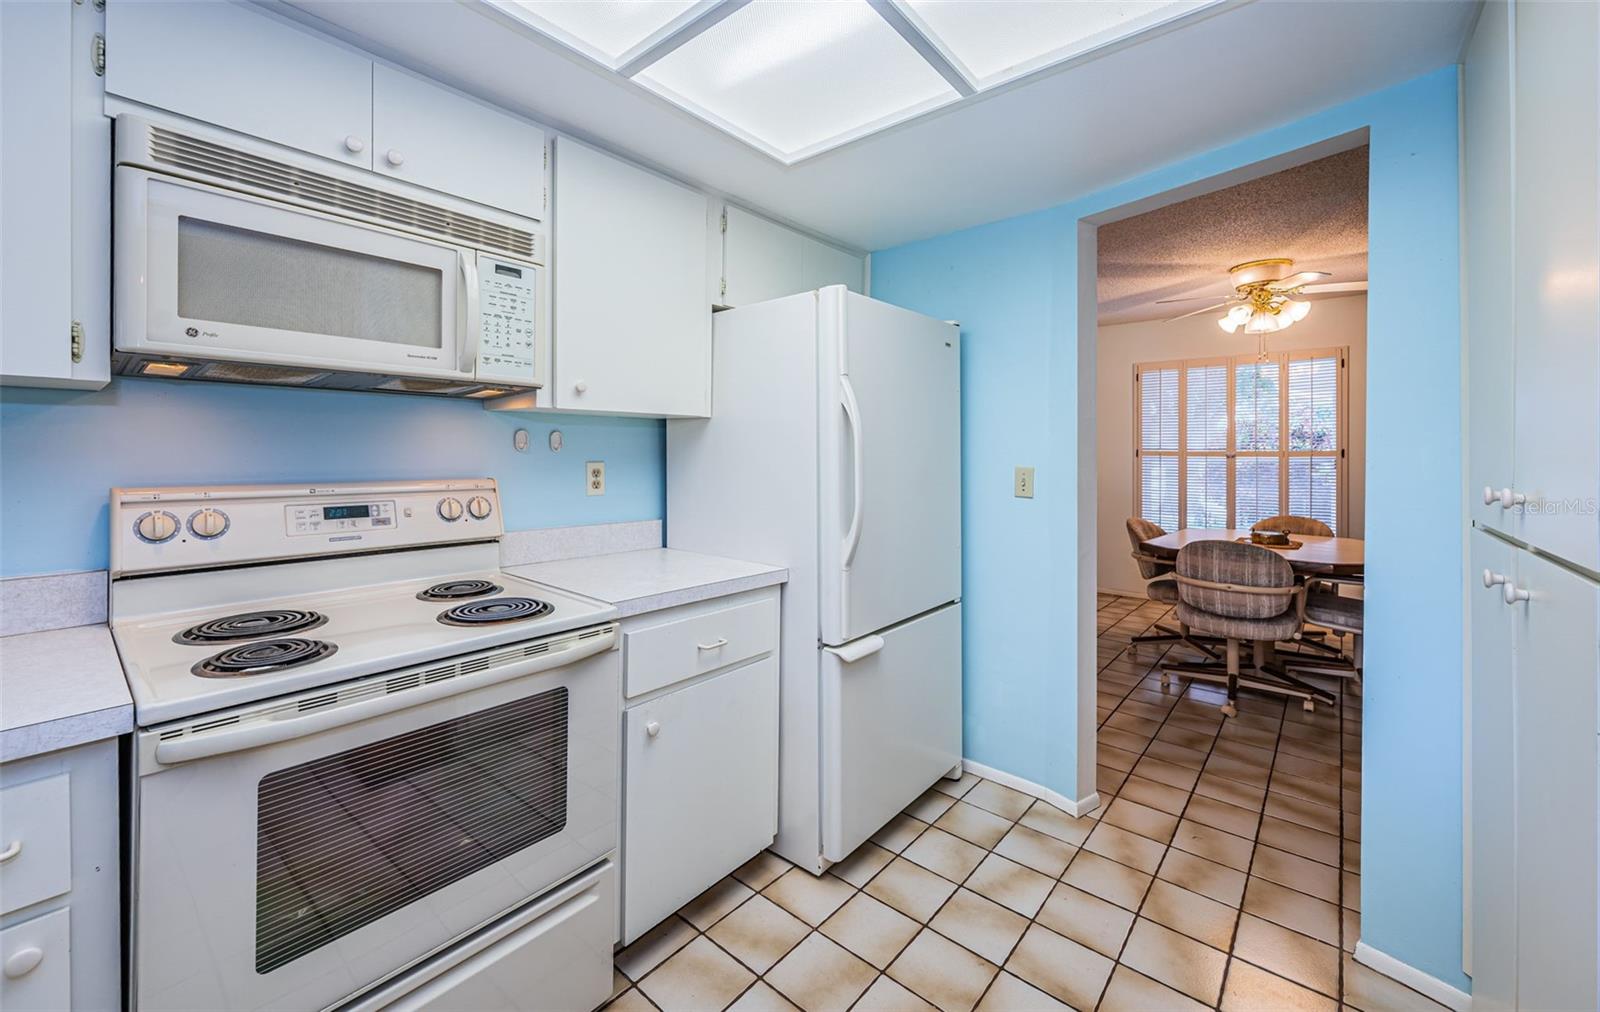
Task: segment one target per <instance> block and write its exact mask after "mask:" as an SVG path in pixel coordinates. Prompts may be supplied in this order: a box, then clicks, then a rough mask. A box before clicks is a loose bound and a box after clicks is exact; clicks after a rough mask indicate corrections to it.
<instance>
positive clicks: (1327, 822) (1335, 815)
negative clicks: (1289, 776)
mask: <svg viewBox="0 0 1600 1012" xmlns="http://www.w3.org/2000/svg"><path fill="white" fill-rule="evenodd" d="M1266 812H1267V814H1268V815H1270V816H1272V817H1273V818H1275V819H1283V820H1284V821H1285V822H1293V823H1295V824H1296V825H1300V826H1305V827H1306V828H1308V829H1315V830H1317V831H1318V832H1319V833H1337V832H1339V812H1338V810H1337V809H1334V808H1329V807H1327V806H1326V805H1318V804H1313V803H1312V802H1310V801H1305V800H1302V799H1300V798H1294V797H1290V796H1289V795H1287V794H1278V793H1271V794H1268V795H1267V808H1266Z"/></svg>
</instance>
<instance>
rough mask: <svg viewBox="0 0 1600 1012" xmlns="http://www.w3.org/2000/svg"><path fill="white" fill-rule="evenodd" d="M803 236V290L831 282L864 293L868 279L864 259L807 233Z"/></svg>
mask: <svg viewBox="0 0 1600 1012" xmlns="http://www.w3.org/2000/svg"><path fill="white" fill-rule="evenodd" d="M801 238H802V240H803V241H804V242H805V257H804V263H805V287H804V288H801V289H800V291H809V290H810V289H813V288H826V287H827V286H828V285H844V286H845V287H846V288H849V289H850V290H851V291H852V292H855V293H856V294H858V295H859V294H862V290H863V287H864V285H863V282H864V281H865V279H866V267H867V265H866V261H865V260H863V259H862V258H861V257H858V256H856V255H855V254H853V253H846V252H845V251H844V250H841V249H835V248H834V247H832V246H829V245H828V244H827V243H825V242H818V241H817V240H815V239H812V238H809V237H806V236H802V237H801ZM790 294H793V293H790Z"/></svg>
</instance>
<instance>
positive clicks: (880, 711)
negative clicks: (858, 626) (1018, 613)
mask: <svg viewBox="0 0 1600 1012" xmlns="http://www.w3.org/2000/svg"><path fill="white" fill-rule="evenodd" d="M821 674H822V699H821V706H822V856H823V857H824V858H826V859H827V860H829V861H841V860H843V859H844V858H846V857H848V856H849V855H850V852H851V851H853V850H855V849H856V847H858V846H860V845H861V844H862V843H863V842H864V841H865V840H866V839H867V837H869V836H871V835H872V834H873V833H875V832H877V831H878V829H879V828H880V827H882V826H883V824H884V823H886V822H888V821H889V820H890V819H891V818H892V817H893V816H894V814H895V813H896V812H898V811H900V809H902V808H904V807H905V806H906V805H907V804H909V803H911V801H912V800H914V799H915V798H916V796H917V795H918V794H920V793H922V792H923V791H924V790H926V789H927V788H928V786H929V785H930V784H932V783H933V782H934V781H935V780H938V779H939V777H941V776H943V775H944V774H945V773H948V772H949V771H950V769H951V768H952V767H954V766H955V765H956V763H958V762H960V761H961V605H960V604H959V603H956V604H950V605H946V606H945V607H943V608H940V609H937V610H935V611H931V612H929V613H927V614H926V615H922V616H919V617H917V618H914V619H912V620H911V621H909V622H905V623H902V624H900V625H897V626H894V627H891V628H890V629H887V630H885V631H883V632H881V633H876V634H874V635H872V636H865V637H862V638H861V639H858V640H854V641H852V642H850V643H847V644H845V645H843V646H840V647H825V648H823V649H822V651H821Z"/></svg>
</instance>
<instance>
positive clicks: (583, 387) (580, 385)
mask: <svg viewBox="0 0 1600 1012" xmlns="http://www.w3.org/2000/svg"><path fill="white" fill-rule="evenodd" d="M572 390H573V392H574V393H580V394H584V393H588V392H589V384H587V383H585V382H584V381H583V380H579V381H578V382H576V383H574V384H572Z"/></svg>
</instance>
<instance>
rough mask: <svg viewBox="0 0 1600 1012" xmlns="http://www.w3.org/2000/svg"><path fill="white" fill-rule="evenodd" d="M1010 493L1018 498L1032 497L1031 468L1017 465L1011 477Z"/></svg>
mask: <svg viewBox="0 0 1600 1012" xmlns="http://www.w3.org/2000/svg"><path fill="white" fill-rule="evenodd" d="M1011 494H1012V495H1014V496H1016V497H1017V498H1018V499H1032V498H1033V468H1031V467H1019V468H1017V471H1016V476H1015V477H1014V478H1013V479H1012V489H1011Z"/></svg>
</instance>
